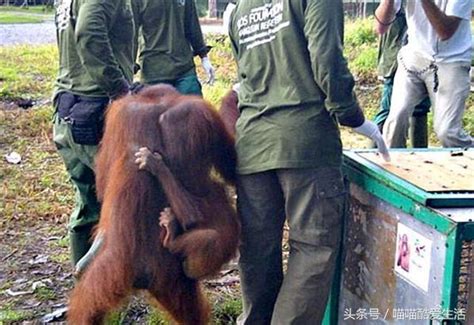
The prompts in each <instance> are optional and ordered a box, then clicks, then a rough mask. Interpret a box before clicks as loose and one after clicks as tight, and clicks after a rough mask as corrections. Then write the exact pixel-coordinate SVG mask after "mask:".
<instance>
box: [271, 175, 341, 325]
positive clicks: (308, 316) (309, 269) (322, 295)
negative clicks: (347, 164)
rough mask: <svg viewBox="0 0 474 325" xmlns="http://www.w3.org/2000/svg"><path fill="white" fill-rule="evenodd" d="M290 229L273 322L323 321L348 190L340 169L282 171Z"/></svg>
mask: <svg viewBox="0 0 474 325" xmlns="http://www.w3.org/2000/svg"><path fill="white" fill-rule="evenodd" d="M279 179H280V182H281V183H282V188H283V191H284V195H285V201H286V214H287V215H288V222H289V227H290V237H289V238H290V256H289V260H288V269H287V272H286V274H285V277H284V280H283V284H282V286H281V289H280V292H279V295H278V299H277V301H276V304H275V309H274V312H273V318H272V324H274V325H280V324H281V325H289V324H301V325H306V324H321V322H322V319H323V316H324V312H325V309H326V304H327V299H328V296H329V291H330V288H331V285H332V280H333V276H334V271H335V267H336V258H337V256H338V254H339V250H340V241H341V235H342V233H341V232H342V226H343V215H344V211H345V202H346V192H345V189H344V183H343V179H342V173H341V171H340V169H339V168H317V169H303V170H299V169H292V170H291V169H289V170H282V171H279Z"/></svg>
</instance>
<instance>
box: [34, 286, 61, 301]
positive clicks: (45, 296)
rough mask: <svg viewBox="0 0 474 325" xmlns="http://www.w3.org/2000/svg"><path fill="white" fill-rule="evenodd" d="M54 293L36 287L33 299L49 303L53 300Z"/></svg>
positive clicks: (45, 288)
mask: <svg viewBox="0 0 474 325" xmlns="http://www.w3.org/2000/svg"><path fill="white" fill-rule="evenodd" d="M55 294H56V293H55V292H54V290H53V289H51V288H48V287H38V288H36V290H35V297H36V299H38V300H40V301H49V300H51V299H53V298H54V296H55Z"/></svg>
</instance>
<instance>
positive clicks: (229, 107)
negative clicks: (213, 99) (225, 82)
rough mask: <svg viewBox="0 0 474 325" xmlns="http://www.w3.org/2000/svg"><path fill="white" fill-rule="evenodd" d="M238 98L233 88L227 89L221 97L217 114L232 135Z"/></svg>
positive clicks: (233, 134)
mask: <svg viewBox="0 0 474 325" xmlns="http://www.w3.org/2000/svg"><path fill="white" fill-rule="evenodd" d="M238 106H239V98H238V94H237V92H236V91H234V90H229V91H228V92H227V94H226V95H225V96H224V98H222V101H221V106H220V110H219V114H220V116H221V118H222V121H223V122H224V125H225V128H226V129H227V131H228V132H229V133H230V134H231V135H232V136H235V123H236V122H237V119H238V118H239V115H240V112H239V108H238Z"/></svg>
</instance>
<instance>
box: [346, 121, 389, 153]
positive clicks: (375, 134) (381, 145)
mask: <svg viewBox="0 0 474 325" xmlns="http://www.w3.org/2000/svg"><path fill="white" fill-rule="evenodd" d="M353 130H354V131H355V132H357V133H359V134H362V135H364V136H366V137H368V138H370V139H372V140H373V141H374V142H375V143H376V144H377V148H378V150H379V153H380V154H381V155H382V158H383V159H384V160H385V161H387V162H388V161H390V154H389V153H388V149H387V145H386V144H385V141H384V140H383V137H382V133H380V130H379V128H378V127H377V125H376V124H375V123H374V122H372V121H368V120H365V121H364V123H362V125H361V126H359V127H356V128H353Z"/></svg>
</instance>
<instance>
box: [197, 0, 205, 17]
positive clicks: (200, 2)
mask: <svg viewBox="0 0 474 325" xmlns="http://www.w3.org/2000/svg"><path fill="white" fill-rule="evenodd" d="M194 1H195V2H196V10H197V13H198V16H199V17H205V16H207V12H208V10H209V8H208V5H209V2H208V0H194Z"/></svg>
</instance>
